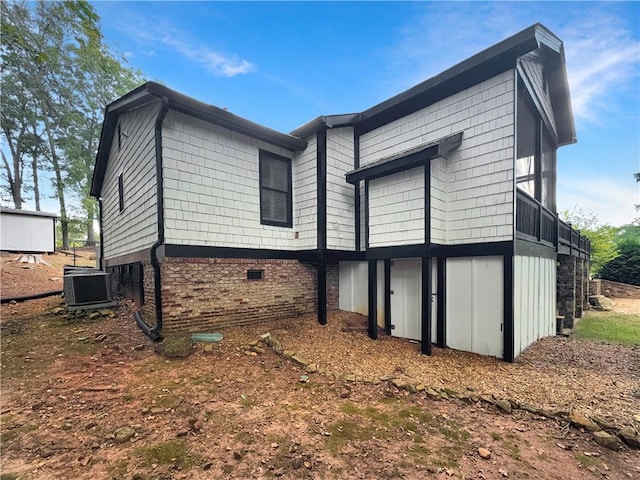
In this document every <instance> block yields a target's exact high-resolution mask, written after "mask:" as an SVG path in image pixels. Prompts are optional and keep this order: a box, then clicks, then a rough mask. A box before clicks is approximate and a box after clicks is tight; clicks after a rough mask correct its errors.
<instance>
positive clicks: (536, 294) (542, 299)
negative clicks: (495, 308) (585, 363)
mask: <svg viewBox="0 0 640 480" xmlns="http://www.w3.org/2000/svg"><path fill="white" fill-rule="evenodd" d="M514 277H515V283H514V292H515V295H514V297H515V301H514V339H515V345H514V355H515V356H517V355H519V354H520V353H521V352H522V351H523V350H524V349H525V348H527V347H528V346H529V345H531V344H532V343H533V342H535V341H536V340H539V339H540V338H543V337H548V336H550V335H554V334H555V329H556V262H555V260H554V259H551V258H541V257H528V256H523V255H516V257H515V264H514Z"/></svg>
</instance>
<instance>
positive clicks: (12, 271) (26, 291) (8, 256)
mask: <svg viewBox="0 0 640 480" xmlns="http://www.w3.org/2000/svg"><path fill="white" fill-rule="evenodd" d="M19 257H20V255H19V254H17V253H6V252H3V253H2V255H1V256H0V297H2V298H13V297H23V296H27V295H33V294H37V293H44V292H52V291H60V290H62V267H63V266H65V265H73V264H74V258H73V252H69V254H64V253H55V254H52V255H48V254H44V255H42V259H43V260H44V261H45V262H47V263H48V264H49V265H42V264H38V265H34V264H29V263H20V262H16V261H15V260H16V259H17V258H19ZM75 262H76V265H78V266H92V267H95V266H96V260H95V249H89V250H80V249H78V250H77V251H76V259H75Z"/></svg>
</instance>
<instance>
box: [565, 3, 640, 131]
mask: <svg viewBox="0 0 640 480" xmlns="http://www.w3.org/2000/svg"><path fill="white" fill-rule="evenodd" d="M595 13H596V12H595V11H594V12H592V15H591V16H590V17H589V18H587V19H582V20H579V21H576V22H572V23H571V24H570V25H569V26H568V27H567V28H566V29H563V31H562V32H558V34H559V36H561V38H562V39H563V41H564V44H565V54H566V57H567V70H568V72H569V86H570V89H571V100H572V104H573V111H574V114H575V116H576V117H578V118H583V119H587V120H591V121H597V119H598V116H599V115H598V112H599V111H601V110H603V109H607V108H609V107H608V106H609V105H610V96H611V95H612V94H614V93H615V91H616V89H617V88H620V86H621V85H624V84H625V83H626V82H628V81H633V82H634V85H635V88H637V77H638V67H639V65H640V42H639V41H638V40H637V39H636V38H634V36H633V35H632V34H631V32H629V31H627V30H625V29H624V28H623V27H622V25H623V22H621V21H620V19H619V18H615V17H612V16H609V15H606V14H604V15H603V14H601V15H597V16H596V15H595Z"/></svg>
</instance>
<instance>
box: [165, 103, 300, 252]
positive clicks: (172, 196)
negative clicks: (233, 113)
mask: <svg viewBox="0 0 640 480" xmlns="http://www.w3.org/2000/svg"><path fill="white" fill-rule="evenodd" d="M162 145H163V167H164V170H163V173H164V195H165V238H166V242H167V243H177V244H186V245H211V246H221V247H241V248H274V249H298V248H305V247H304V245H305V244H306V243H309V244H310V239H311V237H309V236H306V235H302V236H303V238H304V240H305V241H306V243H305V241H300V240H296V239H295V238H294V237H295V235H294V231H296V229H297V228H298V227H300V226H301V225H300V224H299V221H300V218H301V217H304V215H301V214H300V212H299V206H298V202H299V200H300V198H298V196H297V195H296V194H295V193H294V195H293V197H294V200H293V223H294V226H293V228H287V227H277V226H270V225H262V224H261V223H260V188H259V150H260V149H264V150H267V151H269V152H272V153H275V154H278V155H282V156H284V157H287V158H291V159H293V154H292V153H291V152H289V151H287V150H285V149H282V148H279V147H275V146H273V145H270V144H268V143H266V142H262V141H259V140H256V139H254V138H251V137H248V136H246V135H242V134H239V133H235V132H232V131H230V130H227V129H225V128H222V127H219V126H216V125H212V124H210V123H207V122H204V121H201V120H198V119H196V118H193V117H190V116H187V115H184V114H182V113H178V112H175V111H173V110H170V112H169V114H168V115H167V117H166V119H165V122H164V124H163V136H162ZM301 162H302V163H303V164H304V163H305V162H304V160H302V161H301ZM298 163H299V162H297V161H296V159H293V166H292V170H293V172H292V175H293V179H292V180H293V184H294V190H295V189H296V188H298V189H300V190H301V192H304V187H305V186H306V185H307V183H308V181H309V179H308V172H306V171H304V172H301V173H299V172H298V171H297V167H298ZM299 175H302V176H305V178H306V180H304V181H303V180H301V178H299ZM303 225H306V224H303ZM305 233H306V232H305Z"/></svg>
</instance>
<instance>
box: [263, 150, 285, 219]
mask: <svg viewBox="0 0 640 480" xmlns="http://www.w3.org/2000/svg"><path fill="white" fill-rule="evenodd" d="M291 195H292V192H291V161H290V160H288V159H286V158H284V157H278V156H277V155H274V156H271V154H268V153H266V152H260V221H261V222H262V223H267V224H275V225H282V226H291Z"/></svg>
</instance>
